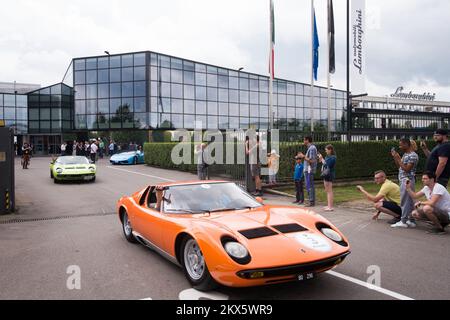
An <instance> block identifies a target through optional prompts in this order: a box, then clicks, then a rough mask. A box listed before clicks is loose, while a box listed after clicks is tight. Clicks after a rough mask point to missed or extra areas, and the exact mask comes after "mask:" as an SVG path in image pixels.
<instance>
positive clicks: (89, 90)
mask: <svg viewBox="0 0 450 320" xmlns="http://www.w3.org/2000/svg"><path fill="white" fill-rule="evenodd" d="M96 98H97V85H96V84H89V85H87V86H86V99H96Z"/></svg>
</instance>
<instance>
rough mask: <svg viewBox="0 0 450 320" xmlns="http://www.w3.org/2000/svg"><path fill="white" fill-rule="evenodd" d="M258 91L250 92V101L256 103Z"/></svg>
mask: <svg viewBox="0 0 450 320" xmlns="http://www.w3.org/2000/svg"><path fill="white" fill-rule="evenodd" d="M258 98H259V93H258V92H253V91H251V92H250V103H253V104H258V103H259V99H258Z"/></svg>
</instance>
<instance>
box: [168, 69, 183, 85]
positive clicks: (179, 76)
mask: <svg viewBox="0 0 450 320" xmlns="http://www.w3.org/2000/svg"><path fill="white" fill-rule="evenodd" d="M171 75H172V82H176V83H183V71H181V70H175V69H172V70H171Z"/></svg>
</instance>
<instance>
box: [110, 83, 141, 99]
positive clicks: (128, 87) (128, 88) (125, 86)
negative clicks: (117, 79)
mask: <svg viewBox="0 0 450 320" xmlns="http://www.w3.org/2000/svg"><path fill="white" fill-rule="evenodd" d="M133 87H134V85H133V82H122V97H132V96H133ZM103 98H105V97H103Z"/></svg>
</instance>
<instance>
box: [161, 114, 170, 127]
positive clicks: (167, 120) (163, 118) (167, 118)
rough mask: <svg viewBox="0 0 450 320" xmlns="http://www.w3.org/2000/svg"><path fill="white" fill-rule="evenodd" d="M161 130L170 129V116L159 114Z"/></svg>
mask: <svg viewBox="0 0 450 320" xmlns="http://www.w3.org/2000/svg"><path fill="white" fill-rule="evenodd" d="M160 126H161V128H165V129H172V128H173V123H172V121H171V119H170V114H161V125H160Z"/></svg>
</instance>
